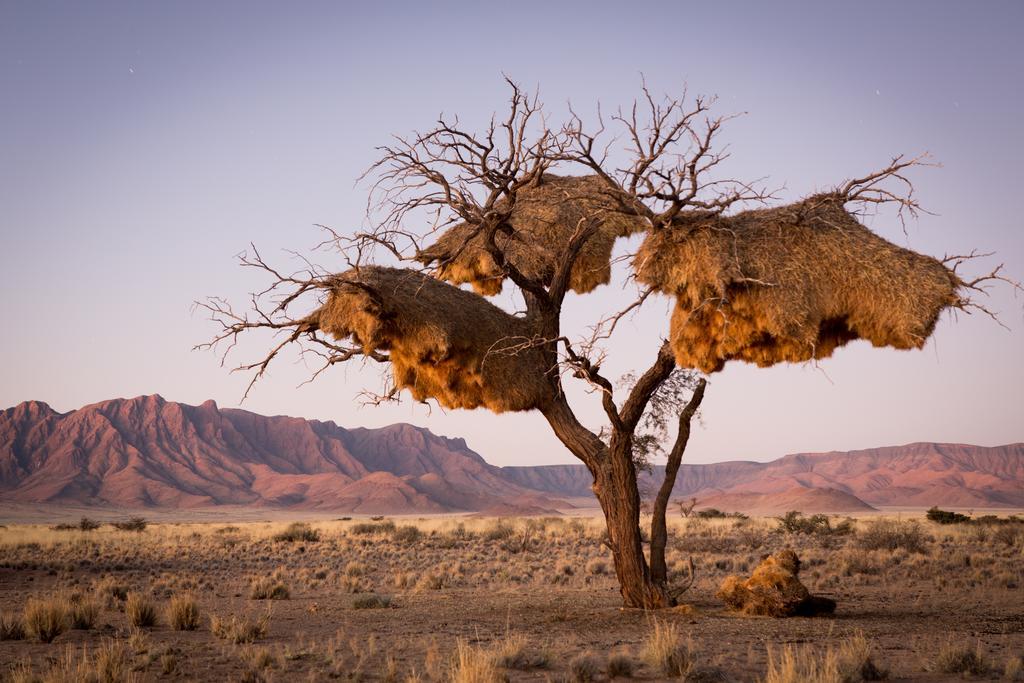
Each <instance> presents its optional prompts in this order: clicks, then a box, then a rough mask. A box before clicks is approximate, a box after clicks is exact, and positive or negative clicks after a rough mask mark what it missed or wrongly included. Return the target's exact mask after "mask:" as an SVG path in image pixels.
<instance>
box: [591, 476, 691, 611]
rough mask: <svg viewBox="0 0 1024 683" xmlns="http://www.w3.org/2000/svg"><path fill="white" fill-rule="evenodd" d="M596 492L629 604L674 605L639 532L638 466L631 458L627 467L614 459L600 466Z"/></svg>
mask: <svg viewBox="0 0 1024 683" xmlns="http://www.w3.org/2000/svg"><path fill="white" fill-rule="evenodd" d="M594 493H595V494H596V495H597V499H598V501H599V502H600V503H601V510H602V511H603V512H604V517H605V522H606V524H607V526H608V545H609V546H610V548H611V551H612V558H613V560H614V562H615V575H616V577H617V578H618V580H619V592H620V593H621V594H622V602H623V604H624V605H625V606H626V607H640V608H643V609H659V608H662V607H671V606H672V601H671V599H670V598H669V596H668V593H667V591H666V586H665V582H664V581H660V582H658V581H654V580H653V579H652V577H651V572H650V570H649V569H648V567H647V559H646V558H645V556H644V549H643V541H642V539H641V536H640V494H639V493H638V491H637V486H636V470H635V467H634V466H633V462H632V460H630V461H629V462H628V464H627V466H626V467H622V466H621V463H615V462H614V459H613V461H611V462H608V463H606V466H605V467H602V468H601V470H599V472H598V475H597V477H596V478H595V480H594Z"/></svg>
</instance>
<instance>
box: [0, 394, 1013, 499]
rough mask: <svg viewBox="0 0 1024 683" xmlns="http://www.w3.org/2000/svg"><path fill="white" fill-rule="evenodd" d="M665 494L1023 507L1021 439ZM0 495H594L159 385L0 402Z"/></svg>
mask: <svg viewBox="0 0 1024 683" xmlns="http://www.w3.org/2000/svg"><path fill="white" fill-rule="evenodd" d="M659 470H660V468H657V467H656V468H654V471H653V472H651V473H649V474H644V475H643V476H642V477H641V486H642V488H646V489H648V490H651V491H653V490H654V488H655V483H654V482H655V479H656V478H659V477H660V476H661V472H660V471H659ZM674 494H675V496H676V497H678V498H687V499H688V498H692V497H695V498H697V499H698V507H708V506H714V507H718V508H719V509H726V510H748V511H762V512H776V511H784V510H787V509H802V510H804V511H805V512H815V511H830V512H857V511H866V510H870V509H871V506H903V507H928V506H931V505H943V506H946V507H959V508H966V507H978V508H984V507H1001V506H1003V507H1024V444H1011V445H1007V446H999V447H995V448H985V447H980V446H969V445H961V444H935V443H917V444H910V445H907V446H897V447H889V448H877V449H870V450H863V451H851V452H845V453H843V452H831V453H818V454H810V453H804V454H797V455H788V456H785V457H783V458H780V459H778V460H774V461H771V462H767V463H759V462H749V461H734V462H724V463H716V464H709V465H683V466H682V468H681V469H680V472H679V477H678V481H677V484H676V487H675V490H674ZM0 502H4V503H5V504H13V505H18V504H36V505H38V504H54V505H77V506H82V505H85V506H107V507H118V508H130V509H139V508H172V509H182V508H188V509H198V508H210V507H215V506H244V507H266V508H279V509H291V510H325V511H326V510H331V511H339V512H340V511H348V512H354V513H363V514H381V513H391V514H400V513H414V512H418V513H437V512H454V511H476V512H483V513H489V514H550V513H552V512H554V511H556V510H560V509H563V510H564V509H567V508H569V507H572V505H573V504H575V505H583V506H591V505H593V504H594V501H593V495H592V493H591V491H590V477H589V473H588V472H587V470H586V468H585V467H583V466H582V465H550V466H524V467H496V466H494V465H490V464H488V463H487V462H486V461H485V460H484V459H483V458H482V457H481V456H480V455H479V454H478V453H476V452H474V451H473V450H471V449H470V448H469V447H468V446H467V445H466V442H465V441H464V440H463V439H457V438H456V439H452V438H445V437H441V436H437V435H435V434H433V433H431V432H430V431H429V430H427V429H425V428H422V427H415V426H412V425H408V424H395V425H390V426H388V427H383V428H380V429H364V428H354V429H348V428H344V427H340V426H338V425H337V424H335V423H333V422H320V421H316V420H305V419H302V418H295V417H280V416H279V417H265V416H262V415H257V414H255V413H252V412H249V411H245V410H238V409H224V408H219V407H218V406H217V405H216V404H215V403H214V402H213V401H207V402H205V403H203V404H202V405H199V406H190V405H185V404H181V403H175V402H171V401H166V400H164V399H163V398H162V397H160V396H156V395H154V396H141V397H137V398H133V399H114V400H109V401H103V402H100V403H95V404H91V405H88V406H85V407H83V408H80V409H78V410H74V411H71V412H68V413H59V412H57V411H55V410H53V409H52V408H50V406H48V405H47V404H45V403H42V402H39V401H27V402H24V403H21V404H19V405H17V406H15V407H13V408H8V409H6V410H3V411H2V412H0Z"/></svg>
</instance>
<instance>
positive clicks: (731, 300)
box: [634, 195, 964, 373]
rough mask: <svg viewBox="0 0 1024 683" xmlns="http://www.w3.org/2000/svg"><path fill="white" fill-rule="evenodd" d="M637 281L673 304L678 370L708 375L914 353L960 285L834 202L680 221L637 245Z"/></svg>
mask: <svg viewBox="0 0 1024 683" xmlns="http://www.w3.org/2000/svg"><path fill="white" fill-rule="evenodd" d="M634 268H635V270H636V275H637V279H638V280H639V281H641V282H643V283H645V284H648V285H650V286H652V287H653V288H655V289H656V290H658V291H661V292H663V293H666V294H671V295H674V296H675V297H676V306H675V310H674V312H673V315H672V321H671V329H670V341H671V344H672V348H673V351H674V353H675V356H676V362H677V363H678V364H679V365H680V366H683V367H691V368H697V369H699V370H702V371H703V372H707V373H711V372H716V371H718V370H721V369H722V367H723V366H724V365H725V363H726V362H728V361H730V360H743V361H748V362H751V363H756V364H757V365H759V366H762V367H765V366H769V365H774V364H776V363H780V362H787V361H788V362H801V361H808V360H811V359H818V358H826V357H828V356H830V355H831V354H832V352H833V351H834V350H835V349H836V348H838V347H840V346H843V345H844V344H846V343H848V342H849V341H851V340H854V339H866V340H868V341H870V342H871V343H872V344H874V345H875V346H892V347H895V348H897V349H912V348H920V347H922V346H923V345H924V343H925V341H926V340H927V339H928V337H929V336H930V335H931V333H932V332H933V331H934V329H935V324H936V322H937V321H938V318H939V315H940V314H941V313H942V311H943V310H944V309H946V308H947V307H951V306H958V305H961V304H962V303H963V300H962V299H961V297H960V296H959V295H958V290H960V288H961V287H963V286H964V283H963V281H962V280H961V279H960V278H959V277H958V276H957V275H956V274H955V273H954V272H953V271H952V270H951V269H950V268H948V267H947V266H946V265H945V264H943V263H942V262H941V261H939V260H937V259H935V258H932V257H930V256H924V255H922V254H918V253H916V252H913V251H910V250H909V249H904V248H902V247H899V246H897V245H895V244H892V243H891V242H888V241H886V240H884V239H882V238H881V237H879V236H878V235H876V234H874V233H873V232H871V231H870V230H869V229H868V228H866V227H864V226H863V225H862V224H861V223H860V222H859V221H858V220H857V219H856V217H854V216H853V215H852V214H851V213H850V212H849V211H847V210H846V208H845V205H844V202H843V199H842V198H840V197H838V196H836V195H815V196H812V197H809V198H807V199H805V200H803V201H800V202H797V203H795V204H791V205H787V206H782V207H778V208H771V209H761V210H754V211H745V212H742V213H739V214H736V215H733V216H720V215H710V214H707V213H696V212H694V213H688V214H684V215H683V216H682V217H680V218H679V219H678V220H677V221H676V223H675V224H674V225H673V226H672V228H671V229H668V230H661V231H658V232H654V233H651V234H649V235H648V236H647V238H646V239H645V241H644V243H643V244H642V245H641V248H640V250H639V252H638V253H637V256H636V258H635V260H634Z"/></svg>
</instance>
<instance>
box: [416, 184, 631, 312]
mask: <svg viewBox="0 0 1024 683" xmlns="http://www.w3.org/2000/svg"><path fill="white" fill-rule="evenodd" d="M503 201H504V202H505V205H506V206H507V201H505V200H503ZM502 204H503V203H502V202H498V204H497V206H496V207H495V209H496V210H498V211H501V210H502ZM592 220H596V221H598V228H597V230H596V232H595V233H594V234H593V235H592V236H591V237H590V238H589V239H588V240H587V242H586V243H585V244H584V245H583V248H582V249H581V250H580V253H579V255H578V256H577V258H576V261H575V262H574V264H573V267H572V271H571V273H570V279H569V286H570V289H572V290H574V291H576V292H580V293H584V292H589V291H591V290H592V289H594V288H595V287H597V286H598V285H601V284H606V283H607V282H608V281H609V280H610V279H611V256H612V248H613V247H614V246H615V240H616V239H617V238H619V237H625V236H628V235H632V234H634V233H637V232H641V231H643V230H645V229H646V228H647V225H648V224H647V222H646V220H645V219H642V218H640V217H639V216H637V215H636V214H635V213H634V212H631V211H630V209H629V205H628V203H627V201H626V199H625V195H624V194H622V193H621V192H620V191H618V190H616V189H614V188H611V187H609V185H608V184H607V182H605V181H604V180H602V179H601V178H599V177H598V176H596V175H592V176H557V175H552V174H543V175H541V176H540V177H539V178H538V180H537V182H536V183H534V184H533V185H529V186H527V187H524V188H523V189H521V190H520V191H519V192H518V193H517V196H516V203H515V206H514V207H513V208H512V211H511V215H510V217H509V219H508V221H507V225H508V230H507V231H506V230H503V229H499V231H498V232H497V233H496V234H495V236H494V243H495V246H497V248H498V249H499V250H500V251H501V253H502V254H503V255H504V256H505V259H506V260H507V261H508V262H509V263H510V264H511V265H513V266H515V267H516V268H517V269H518V270H519V271H520V272H522V273H523V274H524V275H525V276H527V277H529V278H530V279H533V280H538V281H541V282H543V283H545V284H550V283H551V279H552V277H553V276H554V274H555V271H556V269H557V268H558V265H559V263H560V261H561V258H562V256H563V254H564V253H565V249H566V247H568V245H569V242H570V240H571V239H572V237H573V235H575V234H576V231H577V230H579V229H582V228H585V227H586V226H587V224H588V223H589V222H590V221H592ZM478 227H479V226H477V225H475V224H471V223H459V224H457V225H454V226H452V227H451V228H449V229H448V230H447V231H445V232H444V234H442V235H441V237H440V238H439V239H438V240H437V242H435V243H434V244H432V245H431V246H429V247H427V248H426V249H423V250H421V251H420V252H419V253H418V254H417V256H416V258H417V260H418V261H420V262H421V263H423V264H424V265H431V264H435V265H436V267H437V272H436V275H437V277H439V278H441V279H442V280H448V281H449V282H452V283H454V284H463V283H467V282H468V283H470V284H472V285H473V288H474V289H475V290H476V291H477V292H479V293H480V294H483V295H486V296H492V295H495V294H498V293H500V292H501V287H502V283H503V282H504V279H505V275H504V273H503V271H502V269H501V268H500V267H499V266H498V264H497V263H495V262H494V259H493V258H492V256H491V254H490V253H489V252H488V251H487V249H486V248H485V246H484V236H483V235H482V234H480V233H477V234H474V232H475V231H477V228H478Z"/></svg>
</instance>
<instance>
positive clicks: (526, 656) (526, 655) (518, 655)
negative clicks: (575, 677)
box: [492, 634, 551, 671]
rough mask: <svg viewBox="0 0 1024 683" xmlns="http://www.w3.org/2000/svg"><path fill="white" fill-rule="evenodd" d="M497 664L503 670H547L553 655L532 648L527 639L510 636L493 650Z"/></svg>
mask: <svg viewBox="0 0 1024 683" xmlns="http://www.w3.org/2000/svg"><path fill="white" fill-rule="evenodd" d="M492 653H493V655H494V660H495V663H496V664H497V665H498V666H500V667H502V668H503V669H515V670H517V671H529V670H530V669H546V668H548V667H549V666H550V665H551V654H550V653H549V652H547V651H546V650H538V649H534V648H532V647H530V645H529V643H528V642H527V640H526V637H525V636H523V635H521V634H509V635H507V636H505V637H504V638H503V639H502V640H500V641H498V643H496V644H495V645H494V647H493V648H492Z"/></svg>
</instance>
